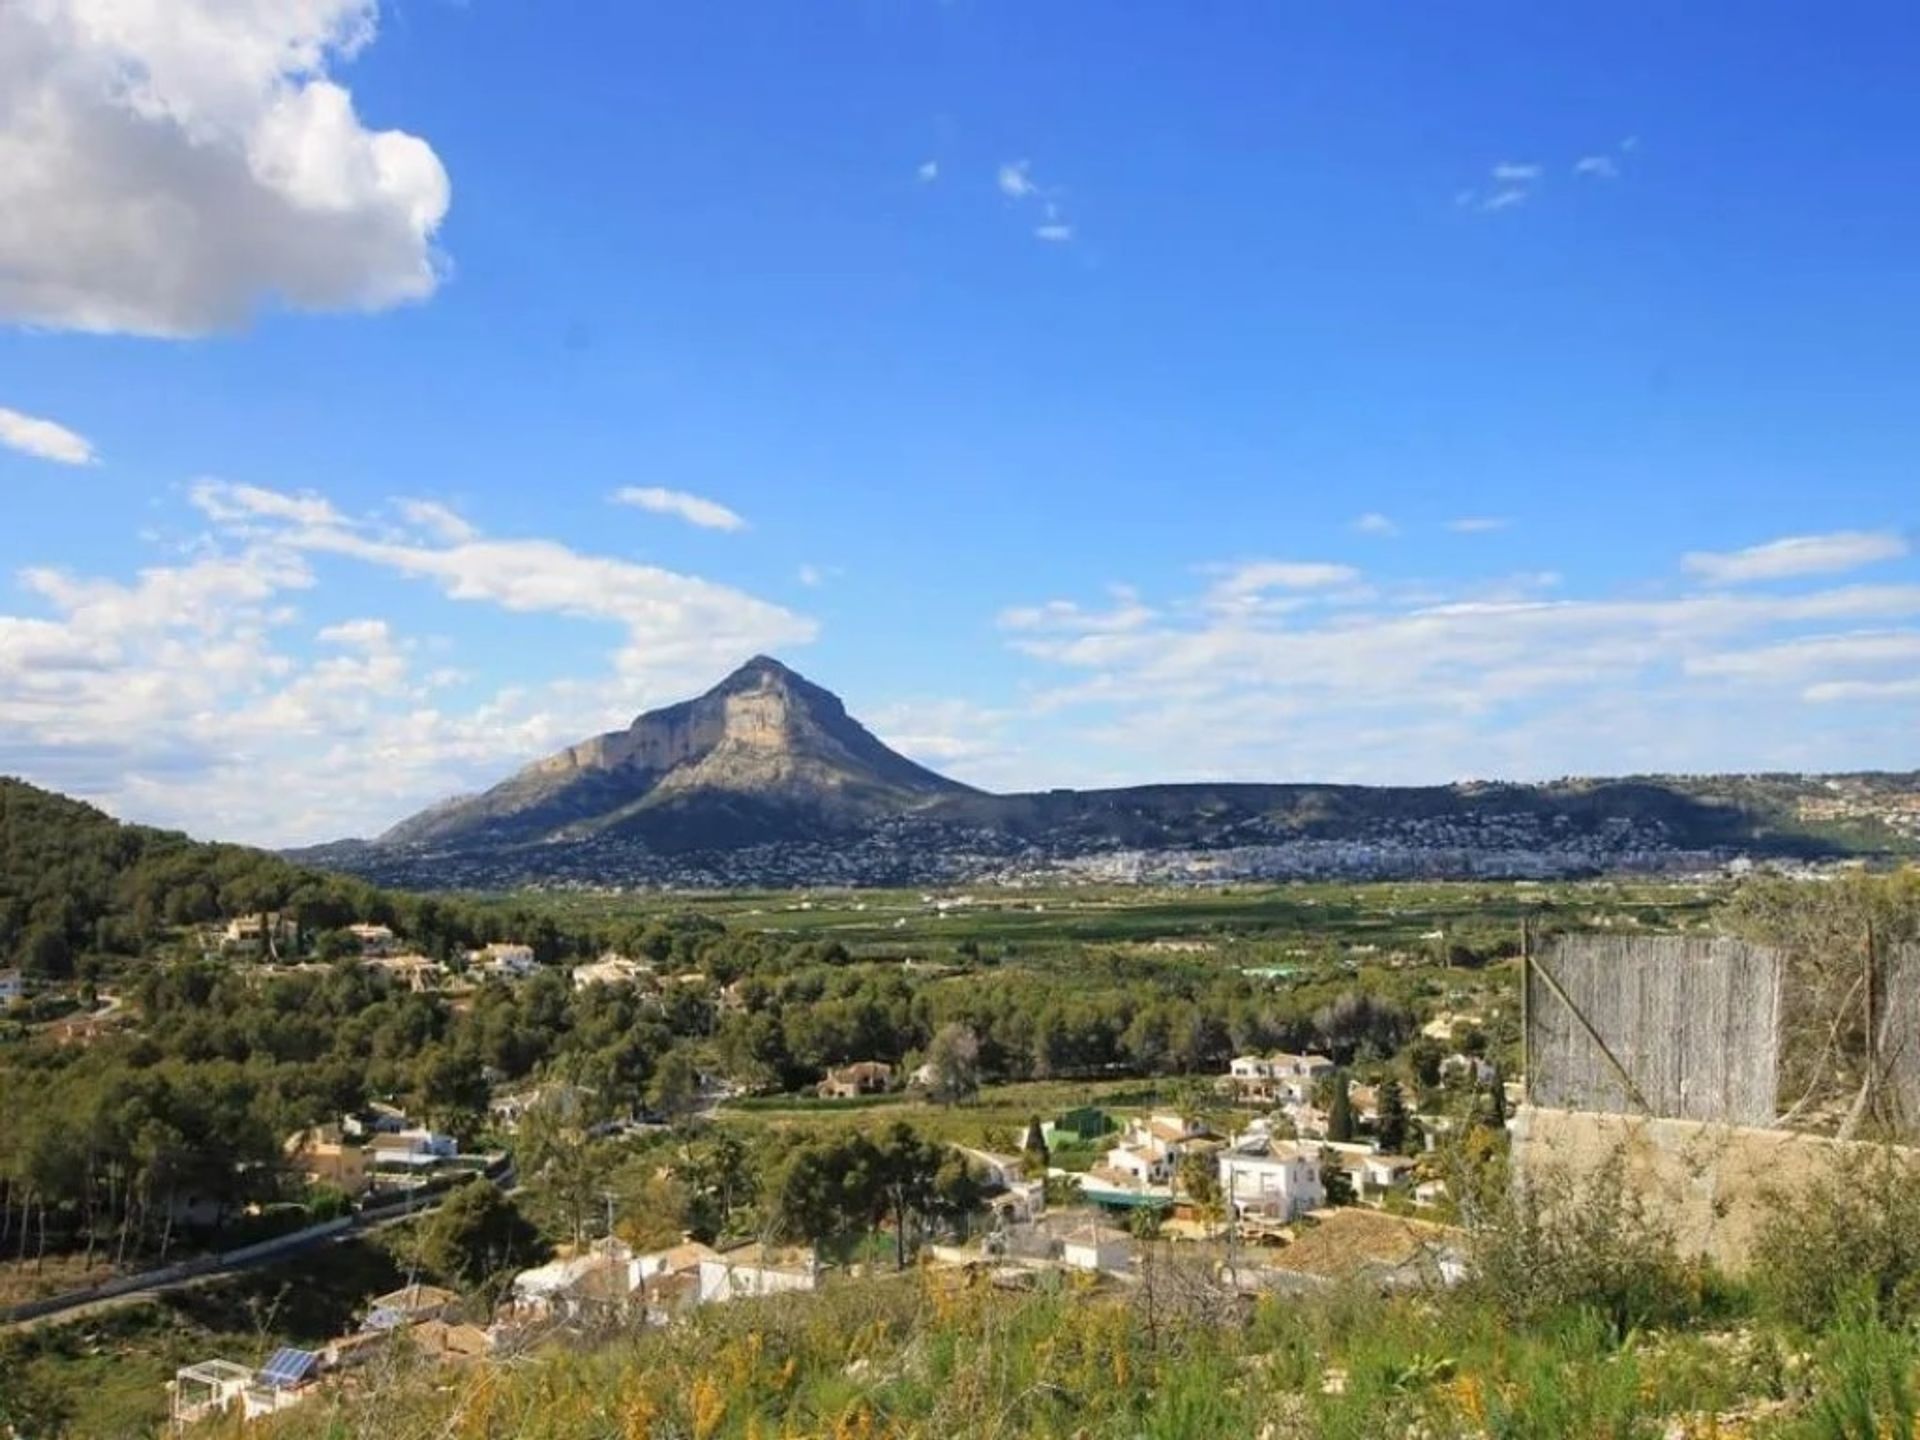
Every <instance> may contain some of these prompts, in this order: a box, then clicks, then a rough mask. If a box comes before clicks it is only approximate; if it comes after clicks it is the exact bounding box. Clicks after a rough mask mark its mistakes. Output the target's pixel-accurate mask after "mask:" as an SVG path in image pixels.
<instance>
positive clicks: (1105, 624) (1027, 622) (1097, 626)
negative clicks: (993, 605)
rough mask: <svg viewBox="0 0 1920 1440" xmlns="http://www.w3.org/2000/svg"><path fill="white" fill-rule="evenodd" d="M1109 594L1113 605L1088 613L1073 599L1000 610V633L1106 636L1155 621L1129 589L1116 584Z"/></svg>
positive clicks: (1147, 607)
mask: <svg viewBox="0 0 1920 1440" xmlns="http://www.w3.org/2000/svg"><path fill="white" fill-rule="evenodd" d="M1110 593H1111V595H1112V599H1113V605H1112V606H1111V608H1109V609H1106V610H1091V609H1088V608H1086V607H1084V606H1082V605H1080V604H1079V603H1078V602H1077V601H1073V600H1049V601H1046V602H1045V603H1044V604H1040V605H1015V606H1012V607H1010V608H1008V609H1006V610H1002V611H1001V612H1000V616H999V621H998V623H999V625H1000V628H1001V629H1003V630H1022V631H1043V632H1045V631H1052V632H1066V633H1073V634H1081V635H1106V634H1121V633H1124V632H1126V631H1129V630H1138V629H1140V628H1141V627H1142V626H1144V625H1146V624H1148V623H1149V622H1150V621H1152V620H1153V619H1154V618H1155V612H1154V611H1153V610H1152V609H1151V608H1150V607H1149V606H1147V605H1144V604H1142V603H1141V601H1140V596H1139V595H1138V593H1137V592H1135V591H1134V590H1133V589H1132V588H1130V587H1128V586H1124V585H1116V586H1114V587H1113V588H1112V590H1111V592H1110Z"/></svg>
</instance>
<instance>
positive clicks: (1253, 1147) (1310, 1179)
mask: <svg viewBox="0 0 1920 1440" xmlns="http://www.w3.org/2000/svg"><path fill="white" fill-rule="evenodd" d="M1220 1193H1221V1195H1222V1196H1223V1197H1224V1198H1225V1200H1226V1201H1227V1203H1228V1204H1229V1205H1231V1206H1232V1207H1233V1213H1234V1214H1235V1215H1236V1216H1237V1217H1238V1218H1240V1219H1243V1220H1245V1219H1262V1220H1271V1221H1277V1222H1280V1223H1282V1224H1284V1223H1285V1222H1287V1221H1289V1220H1293V1219H1296V1218H1297V1217H1299V1216H1301V1215H1304V1214H1306V1212H1307V1211H1309V1210H1318V1209H1321V1208H1322V1207H1323V1206H1325V1205H1326V1203H1327V1189H1326V1186H1325V1184H1324V1183H1323V1182H1322V1180H1321V1177H1320V1152H1319V1149H1318V1148H1317V1147H1314V1146H1302V1145H1293V1144H1288V1143H1287V1142H1285V1141H1280V1142H1269V1141H1263V1140H1261V1139H1259V1138H1258V1137H1253V1138H1249V1139H1248V1140H1246V1141H1243V1142H1242V1143H1241V1144H1238V1145H1235V1146H1234V1147H1233V1148H1231V1149H1228V1150H1223V1151H1221V1152H1220Z"/></svg>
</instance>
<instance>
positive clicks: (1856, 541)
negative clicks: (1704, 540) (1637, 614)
mask: <svg viewBox="0 0 1920 1440" xmlns="http://www.w3.org/2000/svg"><path fill="white" fill-rule="evenodd" d="M1909 548H1910V547H1909V546H1908V544H1907V541H1906V538H1905V537H1904V536H1901V535H1896V534H1894V533H1893V532H1891V531H1886V530H1836V531H1833V532H1832V533H1830V534H1825V535H1789V536H1787V537H1786V538H1785V539H1783V540H1770V541H1768V542H1767V543H1766V544H1764V545H1752V546H1749V547H1748V548H1747V549H1745V550H1694V551H1690V552H1689V553H1688V554H1686V555H1685V556H1683V557H1682V559H1681V562H1680V563H1681V564H1682V565H1683V566H1684V567H1685V568H1686V569H1687V570H1688V572H1689V573H1691V574H1694V575H1698V576H1699V577H1700V578H1701V579H1703V580H1706V581H1708V582H1710V583H1711V584H1715V585H1745V584H1749V583H1751V582H1753V581H1757V580H1786V579H1791V578H1793V577H1795V576H1799V575H1831V574H1838V573H1840V572H1842V571H1846V570H1857V569H1859V568H1860V567H1861V566H1863V565H1872V564H1875V563H1877V562H1879V561H1883V560H1898V559H1899V558H1900V557H1901V556H1903V555H1905V554H1907V553H1908V550H1909Z"/></svg>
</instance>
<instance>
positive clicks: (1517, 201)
mask: <svg viewBox="0 0 1920 1440" xmlns="http://www.w3.org/2000/svg"><path fill="white" fill-rule="evenodd" d="M1532 193H1533V192H1532V191H1530V190H1522V189H1520V188H1519V187H1518V186H1512V187H1509V188H1508V189H1505V190H1496V191H1494V192H1493V194H1491V195H1489V196H1488V197H1487V198H1486V200H1485V202H1484V203H1483V204H1482V205H1481V206H1480V208H1481V209H1482V210H1511V209H1512V208H1513V207H1514V206H1516V205H1524V204H1526V203H1527V197H1528V196H1529V195H1530V194H1532Z"/></svg>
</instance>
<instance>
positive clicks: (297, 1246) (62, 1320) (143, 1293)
mask: <svg viewBox="0 0 1920 1440" xmlns="http://www.w3.org/2000/svg"><path fill="white" fill-rule="evenodd" d="M494 1183H495V1184H497V1185H498V1186H499V1187H500V1188H501V1189H502V1190H508V1191H511V1190H513V1189H514V1188H515V1187H516V1186H517V1185H518V1184H519V1177H518V1176H517V1175H516V1174H515V1173H514V1170H513V1167H512V1166H511V1165H509V1166H508V1167H507V1169H505V1170H504V1171H502V1172H501V1173H500V1175H499V1176H498V1177H496V1178H495V1181H494ZM452 1193H453V1192H452V1191H450V1190H443V1191H441V1192H440V1193H438V1194H436V1195H431V1196H428V1197H427V1198H426V1199H425V1200H423V1201H421V1202H420V1203H419V1204H417V1205H415V1206H413V1207H411V1208H409V1209H404V1210H401V1211H400V1212H398V1213H389V1212H388V1210H387V1208H386V1207H384V1206H383V1207H382V1208H381V1209H380V1211H378V1212H377V1213H375V1214H372V1215H363V1216H357V1217H355V1220H354V1223H353V1224H352V1225H350V1226H348V1227H347V1228H346V1229H344V1230H336V1231H333V1232H332V1233H330V1234H326V1235H315V1236H313V1237H312V1238H311V1239H308V1240H305V1241H299V1242H296V1243H294V1244H291V1245H288V1246H286V1247H285V1248H284V1249H280V1250H275V1251H273V1252H272V1253H270V1254H266V1255H255V1256H250V1257H248V1258H246V1259H244V1260H235V1261H232V1262H229V1263H228V1264H225V1265H221V1266H218V1267H216V1268H214V1269H212V1270H203V1271H201V1272H199V1273H198V1274H194V1275H187V1276H182V1277H181V1278H179V1279H177V1280H169V1281H165V1282H163V1283H161V1284H157V1285H151V1286H144V1287H142V1288H141V1289H138V1290H127V1291H123V1292H122V1293H120V1294H118V1295H108V1296H105V1297H103V1298H100V1299H89V1298H88V1296H89V1293H90V1292H88V1291H85V1290H81V1291H76V1292H75V1293H74V1294H72V1295H71V1296H69V1297H67V1299H66V1301H65V1303H62V1304H59V1305H56V1306H55V1307H54V1308H53V1309H51V1310H47V1311H44V1312H42V1313H41V1314H38V1315H35V1316H32V1317H31V1318H29V1319H26V1320H14V1321H9V1322H0V1333H5V1332H7V1331H10V1330H32V1329H36V1328H38V1327H39V1326H42V1325H49V1324H56V1325H67V1324H71V1323H72V1322H74V1321H76V1320H85V1319H88V1318H89V1317H91V1316H95V1315H106V1314H110V1313H111V1312H113V1311H115V1310H122V1309H125V1308H126V1307H128V1306H130V1305H146V1304H149V1303H151V1302H152V1301H155V1300H158V1299H160V1298H162V1297H163V1296H166V1295H177V1294H181V1293H184V1292H186V1291H189V1290H197V1289H200V1288H201V1287H203V1286H206V1285H212V1284H215V1283H217V1282H219V1281H222V1280H229V1279H231V1278H232V1277H234V1276H235V1275H239V1274H241V1273H243V1272H245V1271H248V1270H259V1269H262V1268H264V1267H265V1266H268V1265H278V1264H279V1263H280V1262H281V1261H283V1260H287V1259H290V1258H292V1257H293V1256H295V1255H304V1254H307V1253H308V1252H310V1251H313V1250H318V1249H322V1248H324V1247H326V1246H329V1245H339V1244H343V1243H345V1242H346V1241H349V1240H356V1239H358V1238H359V1237H361V1236H362V1235H372V1234H375V1233H377V1232H379V1231H381V1230H388V1229H391V1228H392V1227H394V1226H395V1225H405V1224H406V1223H407V1222H408V1221H410V1220H416V1219H418V1218H419V1217H420V1216H422V1215H429V1214H432V1213H433V1211H435V1210H437V1209H439V1208H440V1205H441V1203H442V1202H443V1201H444V1200H445V1199H446V1198H447V1196H448V1195H450V1194H452Z"/></svg>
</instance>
